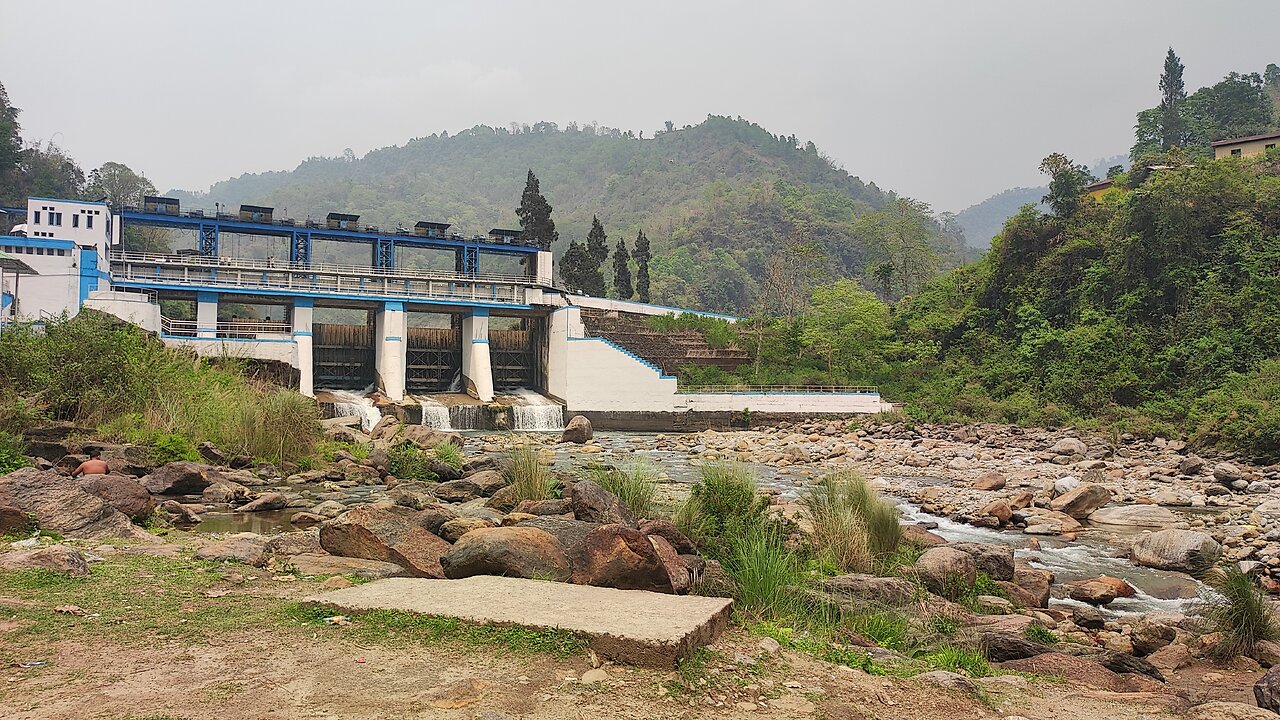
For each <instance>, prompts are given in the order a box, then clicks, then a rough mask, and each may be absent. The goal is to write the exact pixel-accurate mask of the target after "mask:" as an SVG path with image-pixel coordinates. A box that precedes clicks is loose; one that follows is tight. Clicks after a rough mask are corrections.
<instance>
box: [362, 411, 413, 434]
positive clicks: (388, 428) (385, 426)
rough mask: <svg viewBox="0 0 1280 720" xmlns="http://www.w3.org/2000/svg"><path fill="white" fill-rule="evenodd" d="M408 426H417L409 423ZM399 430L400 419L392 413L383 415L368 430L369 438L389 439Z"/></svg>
mask: <svg viewBox="0 0 1280 720" xmlns="http://www.w3.org/2000/svg"><path fill="white" fill-rule="evenodd" d="M409 427H419V426H416V425H410V426H409ZM399 432H400V421H399V420H397V419H396V418H395V417H394V416H392V415H384V416H382V419H381V420H379V421H378V423H377V424H376V425H374V426H373V429H372V430H370V431H369V439H371V440H390V439H391V438H393V437H395V436H396V434H397V433H399Z"/></svg>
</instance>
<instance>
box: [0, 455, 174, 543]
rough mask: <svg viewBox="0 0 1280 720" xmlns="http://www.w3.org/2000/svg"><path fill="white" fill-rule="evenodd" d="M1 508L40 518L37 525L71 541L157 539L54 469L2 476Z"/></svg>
mask: <svg viewBox="0 0 1280 720" xmlns="http://www.w3.org/2000/svg"><path fill="white" fill-rule="evenodd" d="M0 505H6V506H10V507H13V508H16V509H17V510H19V511H21V512H23V513H29V514H31V515H34V516H35V518H36V524H37V525H39V526H40V527H41V528H43V529H45V530H53V531H54V532H57V533H60V534H62V535H64V536H66V537H69V538H81V539H100V538H110V537H121V538H133V539H137V540H153V539H154V537H153V536H152V535H151V534H150V533H147V532H146V531H144V530H142V529H141V528H139V527H137V526H135V525H134V524H133V523H131V522H130V521H129V517H128V516H127V515H125V514H124V513H122V512H120V511H119V510H116V509H115V508H113V507H111V505H109V504H107V502H106V501H105V500H103V499H102V498H100V497H98V496H96V495H93V494H91V493H89V492H88V491H87V490H85V489H84V488H82V487H80V485H79V484H78V483H77V482H76V481H75V480H71V479H70V478H67V477H63V476H62V475H59V474H58V473H56V472H54V471H52V470H36V469H35V468H22V469H20V470H15V471H14V472H11V473H9V474H8V475H5V476H3V477H0Z"/></svg>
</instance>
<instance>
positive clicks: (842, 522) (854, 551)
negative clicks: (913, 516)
mask: <svg viewBox="0 0 1280 720" xmlns="http://www.w3.org/2000/svg"><path fill="white" fill-rule="evenodd" d="M801 503H802V504H803V505H804V507H805V508H806V509H807V510H808V511H809V514H810V516H811V519H812V521H813V531H812V533H811V534H810V541H811V542H812V543H813V546H814V548H815V550H816V551H817V552H818V553H819V554H820V555H822V556H823V557H825V558H827V559H829V560H830V561H831V562H832V563H833V564H834V565H835V566H836V567H838V568H839V569H840V570H841V571H843V572H869V571H871V569H872V568H873V566H874V564H875V563H876V561H878V560H880V559H882V558H885V557H887V556H889V555H890V554H891V553H893V552H894V551H896V550H897V548H898V543H899V541H900V540H901V539H902V529H901V527H900V526H899V524H898V515H899V513H898V509H897V508H896V507H894V506H893V505H891V504H889V503H887V502H885V501H883V500H881V499H880V497H879V496H878V495H876V493H875V491H874V490H872V489H871V488H870V487H869V486H868V485H867V483H866V480H864V479H863V478H862V476H860V475H858V474H857V473H855V472H852V471H840V472H836V473H831V474H829V475H827V476H826V477H824V478H822V480H821V481H819V482H818V484H817V485H815V486H814V487H813V488H812V489H811V490H810V491H809V492H808V493H806V494H805V496H804V497H803V498H802V499H801Z"/></svg>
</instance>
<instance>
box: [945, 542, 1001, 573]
mask: <svg viewBox="0 0 1280 720" xmlns="http://www.w3.org/2000/svg"><path fill="white" fill-rule="evenodd" d="M947 547H949V548H951V549H952V550H959V551H960V552H962V553H966V554H968V555H969V557H971V558H973V562H974V563H976V564H977V566H978V570H979V571H980V572H984V573H986V574H987V575H988V576H989V577H990V578H991V579H992V580H1012V579H1013V548H1012V547H1011V546H1009V545H995V544H991V543H976V542H962V543H951V544H950V545H948V546H947Z"/></svg>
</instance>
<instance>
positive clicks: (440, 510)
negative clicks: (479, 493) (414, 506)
mask: <svg viewBox="0 0 1280 720" xmlns="http://www.w3.org/2000/svg"><path fill="white" fill-rule="evenodd" d="M458 517H459V514H458V509H457V508H454V507H453V506H452V505H441V504H439V503H432V504H431V505H427V506H425V507H422V508H419V512H418V518H417V522H418V524H419V525H421V526H422V527H424V528H426V529H428V530H430V531H431V532H432V534H435V535H439V534H440V532H441V528H443V527H444V526H445V524H446V523H448V522H449V521H451V520H455V519H457V518H458ZM491 524H492V523H491Z"/></svg>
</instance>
